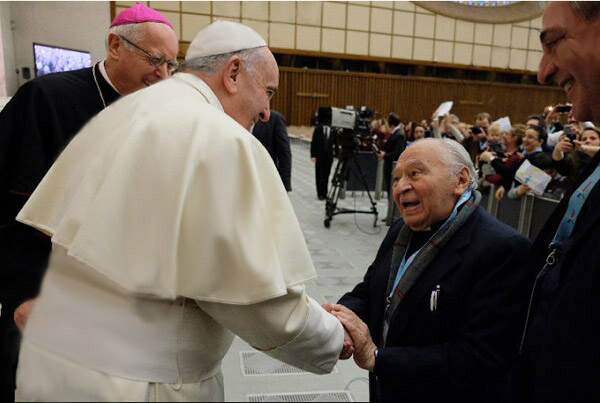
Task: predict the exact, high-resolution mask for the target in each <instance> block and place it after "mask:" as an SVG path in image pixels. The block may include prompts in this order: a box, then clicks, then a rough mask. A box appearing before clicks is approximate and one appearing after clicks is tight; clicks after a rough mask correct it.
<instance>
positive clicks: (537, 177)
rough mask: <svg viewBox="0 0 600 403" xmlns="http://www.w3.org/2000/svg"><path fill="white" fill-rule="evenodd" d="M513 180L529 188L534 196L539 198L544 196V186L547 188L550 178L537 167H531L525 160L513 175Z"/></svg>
mask: <svg viewBox="0 0 600 403" xmlns="http://www.w3.org/2000/svg"><path fill="white" fill-rule="evenodd" d="M515 179H516V180H518V181H519V182H521V183H522V184H524V185H527V186H529V187H530V188H531V191H532V192H533V193H534V194H535V195H537V196H541V195H543V194H544V191H545V190H546V186H548V183H550V181H551V180H552V177H551V176H550V175H548V174H547V173H546V172H544V171H542V170H541V169H539V168H538V167H535V166H533V165H531V163H530V162H529V161H528V160H525V161H524V162H523V163H522V164H521V166H520V167H519V170H518V171H517V173H516V174H515Z"/></svg>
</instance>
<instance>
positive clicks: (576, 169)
mask: <svg viewBox="0 0 600 403" xmlns="http://www.w3.org/2000/svg"><path fill="white" fill-rule="evenodd" d="M598 149H600V129H598V128H597V127H591V128H587V129H585V130H584V131H583V133H582V134H581V137H580V139H579V140H571V139H570V138H569V137H568V136H566V135H564V134H563V135H562V136H560V139H559V141H558V144H557V145H556V147H554V151H553V152H552V160H553V161H554V167H555V168H556V170H557V171H558V173H560V174H561V175H564V176H566V177H567V183H568V184H569V185H570V184H573V183H574V182H575V181H576V179H577V177H578V176H579V174H580V173H581V170H582V168H583V167H585V165H586V164H587V163H588V162H589V161H590V160H591V159H592V157H593V156H594V155H596V152H598Z"/></svg>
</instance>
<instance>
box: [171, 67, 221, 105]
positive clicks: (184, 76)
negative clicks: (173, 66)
mask: <svg viewBox="0 0 600 403" xmlns="http://www.w3.org/2000/svg"><path fill="white" fill-rule="evenodd" d="M171 79H175V80H181V81H184V82H185V83H187V84H188V85H191V86H192V87H194V88H195V89H196V90H197V91H198V92H199V93H200V94H201V95H202V96H203V97H204V99H206V102H208V103H209V104H211V105H213V106H216V107H217V108H219V109H220V110H222V111H224V109H223V105H222V104H221V101H219V98H218V97H217V95H216V94H215V93H214V91H213V90H212V89H211V88H210V87H209V86H208V84H206V82H204V80H202V79H201V78H200V77H198V76H196V75H194V74H191V73H183V72H181V73H177V74H174V75H173V76H172V77H171Z"/></svg>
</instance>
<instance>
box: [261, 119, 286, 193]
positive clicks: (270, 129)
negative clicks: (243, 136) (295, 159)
mask: <svg viewBox="0 0 600 403" xmlns="http://www.w3.org/2000/svg"><path fill="white" fill-rule="evenodd" d="M252 134H253V135H254V137H256V138H257V139H258V141H260V142H261V143H262V145H263V146H265V148H266V149H267V151H268V152H269V154H270V155H271V158H272V159H273V162H274V163H275V166H276V167H277V171H278V172H279V176H280V177H281V181H282V182H283V186H285V190H287V191H288V192H289V191H291V190H292V151H291V149H290V138H289V136H288V133H287V129H286V127H285V119H284V118H283V116H282V115H281V113H279V112H277V111H274V110H271V118H270V119H269V121H268V122H262V121H258V122H256V124H255V125H254V128H253V129H252Z"/></svg>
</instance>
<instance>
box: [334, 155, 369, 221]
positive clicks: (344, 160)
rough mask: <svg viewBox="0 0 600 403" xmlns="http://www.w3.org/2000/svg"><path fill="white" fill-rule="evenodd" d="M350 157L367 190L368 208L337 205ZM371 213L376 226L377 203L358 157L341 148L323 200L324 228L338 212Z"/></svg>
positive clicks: (348, 169) (346, 178) (346, 175)
mask: <svg viewBox="0 0 600 403" xmlns="http://www.w3.org/2000/svg"><path fill="white" fill-rule="evenodd" d="M350 158H352V161H354V165H355V167H356V170H357V171H358V179H359V181H360V182H361V183H362V185H363V186H364V187H365V190H366V191H367V196H369V201H370V202H371V209H370V210H351V209H345V208H341V207H338V206H337V203H338V200H339V198H340V192H341V190H342V189H343V188H344V185H345V183H346V181H347V180H348V174H349V173H350V165H349V164H348V161H349V160H350ZM353 213H358V214H373V215H374V216H375V219H374V220H373V227H376V226H377V215H378V214H379V213H378V212H377V203H375V202H374V201H373V198H372V197H371V192H369V186H368V184H367V180H366V179H365V175H364V173H363V171H362V169H361V168H360V165H359V164H358V159H357V158H356V153H355V152H354V151H353V150H343V149H342V151H341V153H340V157H339V160H338V162H337V165H336V167H335V171H334V174H333V179H332V180H331V189H329V193H328V194H327V201H326V202H325V216H326V217H325V221H324V222H323V225H325V228H329V227H330V226H331V220H332V219H333V216H335V215H338V214H353Z"/></svg>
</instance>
